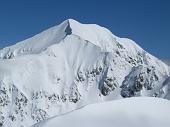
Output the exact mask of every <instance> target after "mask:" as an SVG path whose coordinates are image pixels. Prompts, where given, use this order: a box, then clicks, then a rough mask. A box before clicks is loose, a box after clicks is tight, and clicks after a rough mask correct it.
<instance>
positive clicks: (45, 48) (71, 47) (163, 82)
mask: <svg viewBox="0 0 170 127" xmlns="http://www.w3.org/2000/svg"><path fill="white" fill-rule="evenodd" d="M169 75H170V69H169V67H168V66H167V65H166V64H165V63H163V62H162V61H161V60H159V59H157V58H155V57H154V56H152V55H150V54H149V53H147V52H146V51H144V50H143V49H142V48H141V47H140V46H138V45H137V44H136V43H135V42H134V41H132V40H130V39H127V38H119V37H117V36H115V35H113V34H112V33H111V32H110V31H109V30H107V29H106V28H103V27H100V26H98V25H95V24H81V23H79V22H77V21H75V20H72V19H69V20H66V21H64V22H63V23H61V24H60V25H58V26H54V27H52V28H50V29H48V30H46V31H44V32H42V33H40V34H38V35H36V36H34V37H32V38H29V39H27V40H24V41H22V42H19V43H17V44H16V45H13V46H10V47H6V48H4V49H2V50H0V126H5V127H10V126H12V127H29V126H31V125H33V124H35V123H39V122H41V121H43V120H45V119H47V118H51V117H54V116H56V115H60V114H63V113H67V112H70V111H72V110H75V109H77V108H80V107H83V106H85V105H87V104H90V103H95V102H101V101H107V100H114V99H119V98H126V97H133V96H154V97H161V98H166V99H170V85H169V84H170V76H169Z"/></svg>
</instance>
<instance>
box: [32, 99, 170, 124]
mask: <svg viewBox="0 0 170 127" xmlns="http://www.w3.org/2000/svg"><path fill="white" fill-rule="evenodd" d="M169 107H170V102H169V101H168V100H164V99H159V98H151V97H150V98H142V97H141V98H137V97H132V98H128V99H120V100H115V101H110V102H104V103H97V104H91V105H88V106H86V107H84V108H81V109H78V110H76V111H74V112H71V113H67V114H64V115H62V116H58V117H54V118H50V119H48V120H45V121H44V122H42V123H40V124H37V125H35V126H32V127H169V125H170V110H169Z"/></svg>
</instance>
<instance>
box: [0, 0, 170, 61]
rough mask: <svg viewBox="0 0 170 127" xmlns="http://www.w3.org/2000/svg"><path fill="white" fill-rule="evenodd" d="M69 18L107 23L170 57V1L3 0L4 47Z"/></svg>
mask: <svg viewBox="0 0 170 127" xmlns="http://www.w3.org/2000/svg"><path fill="white" fill-rule="evenodd" d="M68 18H73V19H75V20H78V21H79V22H82V23H96V24H99V25H101V26H105V27H107V28H108V29H110V30H111V31H112V32H113V33H114V34H115V35H117V36H120V37H128V38H130V39H133V40H134V41H136V42H137V43H138V44H139V45H140V46H142V47H143V48H144V49H145V50H147V51H149V52H150V53H152V54H153V55H155V56H157V57H161V58H165V59H170V0H0V47H1V48H2V47H5V46H7V45H12V44H15V43H16V42H18V41H21V40H24V39H26V38H29V37H31V36H33V35H35V34H37V33H39V32H41V31H43V30H45V29H47V28H49V27H51V26H54V25H56V24H59V23H61V22H62V21H63V20H65V19H68Z"/></svg>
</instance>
